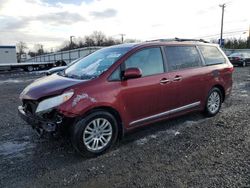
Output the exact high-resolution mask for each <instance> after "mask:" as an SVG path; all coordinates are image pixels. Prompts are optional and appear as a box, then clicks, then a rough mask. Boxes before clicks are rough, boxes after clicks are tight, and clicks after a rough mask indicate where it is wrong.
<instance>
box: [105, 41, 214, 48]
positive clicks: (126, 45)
mask: <svg viewBox="0 0 250 188" xmlns="http://www.w3.org/2000/svg"><path fill="white" fill-rule="evenodd" d="M156 45H158V46H159V45H164V46H167V45H209V46H218V44H213V43H208V42H206V41H204V40H202V39H199V40H195V39H183V40H182V39H178V40H171V39H157V40H152V41H145V42H140V43H124V44H118V45H114V46H110V47H109V48H129V49H133V48H137V47H150V46H156Z"/></svg>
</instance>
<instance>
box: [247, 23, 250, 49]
mask: <svg viewBox="0 0 250 188" xmlns="http://www.w3.org/2000/svg"><path fill="white" fill-rule="evenodd" d="M247 48H250V25H249V30H248V37H247Z"/></svg>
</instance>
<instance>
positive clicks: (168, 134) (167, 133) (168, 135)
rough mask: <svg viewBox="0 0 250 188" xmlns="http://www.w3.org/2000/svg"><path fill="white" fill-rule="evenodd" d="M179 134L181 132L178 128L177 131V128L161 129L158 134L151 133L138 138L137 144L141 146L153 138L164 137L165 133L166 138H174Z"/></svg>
mask: <svg viewBox="0 0 250 188" xmlns="http://www.w3.org/2000/svg"><path fill="white" fill-rule="evenodd" d="M179 134H181V133H180V132H179V131H178V130H177V131H176V130H171V129H170V130H165V131H160V132H158V133H157V134H153V135H149V136H146V137H144V138H141V139H139V140H136V141H135V144H136V145H139V146H141V145H144V144H146V143H147V142H148V141H150V140H151V139H156V138H157V137H161V138H163V135H164V137H165V139H170V138H173V137H174V136H177V135H179Z"/></svg>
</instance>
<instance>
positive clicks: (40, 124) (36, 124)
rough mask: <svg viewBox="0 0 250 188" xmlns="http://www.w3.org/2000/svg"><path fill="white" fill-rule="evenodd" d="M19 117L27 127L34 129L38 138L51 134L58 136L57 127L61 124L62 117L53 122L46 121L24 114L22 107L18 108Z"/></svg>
mask: <svg viewBox="0 0 250 188" xmlns="http://www.w3.org/2000/svg"><path fill="white" fill-rule="evenodd" d="M18 114H19V116H20V117H21V118H22V119H23V120H24V121H26V122H27V123H28V124H29V125H31V126H32V128H33V129H35V130H36V131H37V133H38V135H39V136H42V135H44V133H51V134H52V135H56V134H58V130H59V126H61V124H62V117H61V116H58V119H57V120H55V121H52V120H46V119H43V118H41V117H39V116H34V115H31V114H29V113H26V112H25V108H24V107H23V106H19V107H18Z"/></svg>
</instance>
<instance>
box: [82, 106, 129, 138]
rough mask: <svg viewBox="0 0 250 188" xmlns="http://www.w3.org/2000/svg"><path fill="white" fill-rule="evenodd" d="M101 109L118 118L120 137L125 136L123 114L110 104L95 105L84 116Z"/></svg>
mask: <svg viewBox="0 0 250 188" xmlns="http://www.w3.org/2000/svg"><path fill="white" fill-rule="evenodd" d="M101 110H103V111H107V112H109V113H110V114H112V115H113V116H114V118H115V119H116V120H117V123H118V139H121V138H122V137H123V135H124V133H125V131H124V126H123V123H122V122H123V121H122V118H121V115H120V113H119V112H118V111H117V110H116V109H114V108H112V107H110V106H98V107H94V108H92V109H90V110H88V111H87V112H86V113H85V114H84V115H83V116H87V115H89V114H91V113H93V112H96V111H101Z"/></svg>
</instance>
